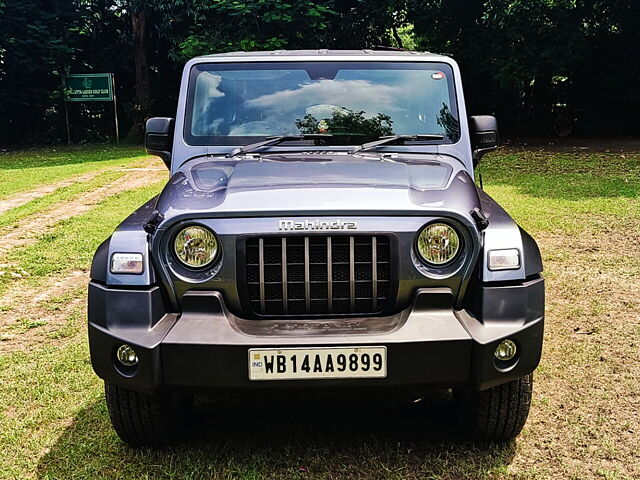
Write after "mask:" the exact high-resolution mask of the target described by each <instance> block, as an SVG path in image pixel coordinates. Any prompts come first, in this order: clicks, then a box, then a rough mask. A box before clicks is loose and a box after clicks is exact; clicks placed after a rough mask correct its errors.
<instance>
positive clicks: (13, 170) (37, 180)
mask: <svg viewBox="0 0 640 480" xmlns="http://www.w3.org/2000/svg"><path fill="white" fill-rule="evenodd" d="M145 157H148V155H147V154H146V153H145V152H144V151H143V150H142V149H141V148H140V147H132V146H121V147H120V146H113V145H90V146H82V147H51V148H49V149H46V148H45V149H37V150H36V149H34V150H20V151H17V152H9V153H2V154H0V199H2V198H4V197H6V196H8V195H10V194H13V193H17V192H21V191H25V190H30V189H33V188H35V187H37V186H39V185H45V184H50V183H55V182H57V181H60V180H63V179H66V178H68V177H72V176H74V175H80V174H82V173H87V172H92V171H96V170H99V169H106V168H115V167H122V166H127V165H129V164H130V163H131V162H132V161H134V160H141V159H143V158H145Z"/></svg>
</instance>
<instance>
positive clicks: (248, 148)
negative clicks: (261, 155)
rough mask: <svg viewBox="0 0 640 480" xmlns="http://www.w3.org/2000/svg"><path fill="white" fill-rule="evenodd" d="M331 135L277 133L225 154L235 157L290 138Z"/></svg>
mask: <svg viewBox="0 0 640 480" xmlns="http://www.w3.org/2000/svg"><path fill="white" fill-rule="evenodd" d="M331 137H333V135H331V134H330V133H303V134H300V135H278V136H276V137H268V138H267V139H266V140H263V141H261V142H256V143H250V144H249V145H244V146H242V147H238V148H236V149H234V150H232V151H231V152H229V153H228V154H227V157H235V156H236V155H242V154H245V153H249V152H253V151H255V150H258V149H259V148H262V147H270V146H272V145H277V144H279V143H282V142H287V141H290V140H315V139H322V138H331Z"/></svg>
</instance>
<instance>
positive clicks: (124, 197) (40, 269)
mask: <svg viewBox="0 0 640 480" xmlns="http://www.w3.org/2000/svg"><path fill="white" fill-rule="evenodd" d="M163 183H164V182H157V183H154V184H151V185H147V186H145V187H144V188H140V189H138V190H134V191H125V192H122V193H119V194H116V195H113V196H111V197H108V199H106V200H105V201H103V202H101V203H99V204H98V205H97V206H96V207H95V208H93V209H92V210H90V211H89V212H87V213H85V214H83V215H78V216H76V217H71V218H69V219H66V220H62V221H60V222H58V224H57V225H56V228H55V229H54V230H52V231H51V232H49V233H46V234H44V235H43V236H41V237H40V238H39V239H38V241H37V242H36V243H33V244H31V245H28V246H26V247H24V248H20V249H16V250H12V251H11V252H10V253H9V254H7V255H6V256H5V257H4V258H3V262H6V263H8V264H9V265H11V268H12V269H13V270H15V271H19V272H21V273H22V272H26V274H27V276H26V278H14V277H11V276H9V275H3V276H1V277H0V294H2V293H4V292H5V291H6V290H7V289H9V288H11V286H17V285H18V284H20V283H21V282H24V281H28V282H31V283H34V282H41V281H42V280H43V279H45V278H46V277H48V276H51V275H63V274H65V273H68V272H70V271H73V270H81V269H87V268H88V267H89V266H90V264H91V259H92V258H93V254H94V252H95V250H96V248H98V245H100V243H102V241H103V240H104V239H105V238H107V237H108V236H109V235H111V233H112V232H113V230H114V229H115V227H116V226H117V225H118V224H119V223H120V222H121V221H122V220H123V219H124V218H125V217H127V216H128V215H129V214H130V213H131V212H133V210H135V209H136V208H137V207H139V206H140V205H142V204H143V203H145V202H146V201H147V200H149V199H150V198H152V197H153V196H154V195H156V194H157V193H158V192H159V191H160V188H161V186H162V185H163Z"/></svg>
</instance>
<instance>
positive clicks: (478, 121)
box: [469, 115, 498, 165]
mask: <svg viewBox="0 0 640 480" xmlns="http://www.w3.org/2000/svg"><path fill="white" fill-rule="evenodd" d="M469 132H470V134H471V150H472V151H473V164H474V165H477V164H478V162H480V159H481V158H482V156H483V155H484V154H485V153H487V152H489V151H491V150H495V149H496V148H498V121H497V120H496V117H493V116H491V115H476V116H473V117H469Z"/></svg>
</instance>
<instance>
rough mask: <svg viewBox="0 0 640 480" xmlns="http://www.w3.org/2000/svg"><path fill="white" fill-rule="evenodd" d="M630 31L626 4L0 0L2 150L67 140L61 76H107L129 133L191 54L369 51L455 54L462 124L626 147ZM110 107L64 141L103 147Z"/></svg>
mask: <svg viewBox="0 0 640 480" xmlns="http://www.w3.org/2000/svg"><path fill="white" fill-rule="evenodd" d="M638 18H640V2H637V1H633V0H485V1H482V2H478V1H473V0H425V1H418V0H368V1H364V0H340V1H338V0H302V1H299V2H293V1H291V0H20V1H11V2H7V1H6V0H0V116H1V117H2V118H3V119H5V122H4V125H5V128H3V129H2V130H0V144H11V143H38V142H43V141H47V142H58V141H61V140H64V138H65V137H66V131H65V126H64V125H65V121H64V118H65V112H64V107H63V103H62V99H61V95H60V84H61V78H60V77H61V75H62V74H64V73H83V72H113V73H114V74H115V78H116V90H117V95H118V101H119V105H120V107H119V114H120V123H121V131H122V132H127V131H129V130H130V127H131V126H132V125H133V124H137V125H138V131H139V126H140V123H141V121H142V120H143V119H144V118H146V117H147V116H149V115H164V116H172V115H174V114H175V106H176V102H177V91H178V85H179V81H180V76H181V68H182V65H183V64H184V61H185V60H187V59H188V58H191V57H193V56H195V55H200V54H208V53H216V52H227V51H237V50H278V49H303V48H336V49H338V48H340V49H360V48H373V47H375V46H376V45H392V46H396V47H404V48H415V49H418V50H429V51H433V52H438V53H446V54H451V55H452V56H453V57H454V58H456V60H457V61H458V62H459V64H460V65H461V69H462V71H463V78H464V82H465V91H466V99H467V102H468V113H469V114H486V113H494V114H496V115H497V116H498V117H499V120H500V124H501V129H502V131H503V132H508V133H509V132H510V133H520V134H522V133H524V134H528V135H531V134H542V135H549V134H551V135H554V134H560V135H565V134H569V133H571V132H573V133H575V134H586V135H593V134H610V135H615V134H618V135H619V134H633V133H638V132H639V131H640V124H639V123H638V122H637V121H635V112H636V111H637V110H638V108H639V107H640V90H639V89H637V88H636V84H637V83H638V81H640V62H634V61H630V59H634V58H638V57H640V22H638ZM112 108H113V107H112V106H111V105H110V104H106V103H99V102H95V103H82V104H73V105H69V108H68V113H69V116H70V120H71V134H72V138H73V139H74V141H79V140H85V141H91V140H101V139H105V138H107V137H108V136H113V117H112V114H113V110H112ZM134 126H135V125H134Z"/></svg>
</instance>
